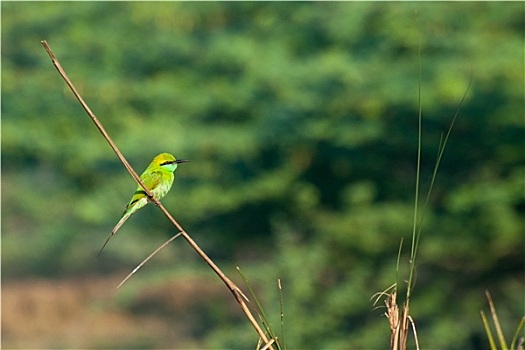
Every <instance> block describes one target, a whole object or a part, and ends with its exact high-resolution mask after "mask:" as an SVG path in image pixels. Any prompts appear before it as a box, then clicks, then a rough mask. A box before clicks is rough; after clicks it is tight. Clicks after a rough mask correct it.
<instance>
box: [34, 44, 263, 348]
mask: <svg viewBox="0 0 525 350" xmlns="http://www.w3.org/2000/svg"><path fill="white" fill-rule="evenodd" d="M41 44H42V45H43V46H44V49H45V50H46V52H47V53H48V55H49V57H50V58H51V61H52V63H53V65H54V66H55V68H56V69H57V71H58V73H59V74H60V76H61V77H62V78H63V79H64V81H65V82H66V84H67V85H68V86H69V88H70V89H71V91H72V92H73V94H74V95H75V97H76V98H77V100H78V101H79V102H80V104H81V105H82V108H84V110H85V111H86V113H87V114H88V116H89V117H90V118H91V120H92V121H93V123H95V126H96V127H97V128H98V130H99V131H100V133H101V134H102V136H104V138H105V139H106V141H107V142H108V143H109V145H110V146H111V148H112V149H113V151H114V152H115V153H116V154H117V156H118V158H119V159H120V161H121V162H122V163H123V164H124V166H125V167H126V169H127V170H128V172H129V173H130V174H131V176H132V177H133V179H135V181H136V182H137V183H138V184H139V185H140V186H141V187H142V188H143V189H144V192H145V193H146V195H147V196H148V197H149V199H150V200H151V201H152V202H153V203H155V205H157V207H159V208H160V210H161V211H162V212H163V213H164V215H166V217H167V218H168V220H170V221H171V223H172V224H173V225H174V226H175V227H176V228H177V229H178V231H179V232H180V234H181V235H182V236H183V237H184V239H186V241H187V242H188V244H189V245H190V246H191V247H192V248H193V249H194V250H195V252H196V253H197V254H198V255H199V256H200V257H201V258H202V260H204V261H205V262H206V263H207V264H208V266H210V268H211V269H212V270H213V271H214V272H215V273H216V274H217V276H219V278H220V279H221V280H222V281H223V282H224V284H225V285H226V287H228V289H229V290H230V292H231V293H232V294H233V296H234V298H235V300H236V301H237V302H238V303H239V306H240V307H241V310H242V311H243V312H244V314H245V315H246V317H247V318H248V320H249V322H250V323H251V325H252V326H253V328H254V329H255V331H256V332H257V334H258V335H259V337H260V339H261V340H262V342H263V343H264V344H265V346H266V347H267V348H268V349H271V350H273V347H272V343H273V342H270V341H269V340H268V338H267V336H266V334H265V333H264V332H263V330H262V329H261V327H260V326H259V324H258V323H257V321H256V320H255V317H254V316H253V315H252V313H251V312H250V310H249V308H248V306H247V305H246V303H245V301H244V299H246V300H248V299H247V298H246V296H245V295H244V294H243V293H242V291H241V290H240V289H239V287H237V285H235V283H233V282H232V281H231V280H230V279H229V278H228V277H226V275H225V274H224V273H223V272H222V271H221V270H220V269H219V267H217V265H215V263H214V262H213V261H212V260H211V259H210V258H209V257H208V256H207V255H206V254H205V253H204V251H203V250H202V249H201V248H200V247H199V246H198V245H197V243H195V241H193V239H192V238H191V237H190V235H189V234H188V233H187V232H186V231H185V230H184V229H183V228H182V226H181V225H180V224H179V223H178V222H177V221H176V220H175V219H174V218H173V217H172V216H171V214H170V213H169V212H168V211H167V210H166V208H164V206H163V205H162V204H161V203H160V201H159V200H157V199H156V198H155V197H153V195H152V194H151V192H150V191H149V190H148V189H147V188H146V186H145V185H144V183H142V181H141V180H140V177H139V176H138V175H137V173H136V172H135V170H133V168H132V167H131V165H130V164H129V163H128V161H127V160H126V158H125V157H124V155H123V154H122V153H121V152H120V150H119V149H118V147H117V145H116V144H115V143H114V142H113V140H112V139H111V138H110V137H109V135H108V133H107V132H106V130H105V129H104V127H103V125H102V123H100V121H99V120H98V118H97V117H96V116H95V114H94V113H93V112H92V111H91V109H90V108H89V106H88V105H87V104H86V102H85V101H84V99H83V98H82V96H81V95H80V93H79V92H78V91H77V89H76V88H75V86H74V85H73V83H72V82H71V80H70V79H69V78H68V76H67V74H66V72H65V71H64V69H63V68H62V66H61V65H60V62H59V61H58V59H57V58H56V56H55V54H54V53H53V51H52V50H51V48H50V47H49V45H48V43H47V41H46V40H42V41H41Z"/></svg>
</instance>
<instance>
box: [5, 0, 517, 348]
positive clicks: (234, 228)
mask: <svg viewBox="0 0 525 350" xmlns="http://www.w3.org/2000/svg"><path fill="white" fill-rule="evenodd" d="M1 6H2V234H3V237H2V247H3V249H2V263H3V264H2V276H3V279H4V281H5V280H10V279H16V278H28V277H32V276H33V277H34V276H45V277H48V278H56V277H67V276H72V275H78V274H83V273H88V274H93V273H95V272H99V273H109V272H111V271H114V270H115V269H122V268H123V267H127V268H129V267H130V266H133V264H135V263H136V262H137V261H138V260H139V259H140V258H141V257H143V256H145V253H146V252H149V251H151V250H152V249H153V248H154V247H155V246H157V245H159V244H160V243H161V242H162V241H163V239H164V238H165V237H167V235H168V234H171V233H172V231H173V230H172V229H171V228H170V226H169V224H168V221H167V220H165V219H164V217H163V216H162V214H161V213H160V212H159V211H157V210H156V209H155V208H153V206H152V208H147V209H144V210H143V211H142V212H141V213H140V214H138V215H136V216H135V217H134V218H132V219H131V220H130V221H128V223H126V225H125V226H124V227H123V229H122V230H121V233H120V234H119V236H118V237H116V239H115V240H114V241H112V242H111V243H110V245H109V247H108V248H109V249H108V250H107V252H105V254H107V255H108V257H107V258H106V261H105V262H104V261H99V262H97V263H95V262H94V260H93V257H94V255H95V253H96V251H97V250H98V248H99V247H100V244H101V243H102V242H103V240H104V239H105V237H106V235H107V233H108V232H109V231H110V229H111V228H112V227H113V225H114V224H115V222H116V221H117V220H118V218H119V216H120V214H121V211H122V209H123V206H124V205H125V204H126V203H127V201H128V199H129V198H128V196H129V195H131V192H132V190H133V189H134V188H135V185H134V184H133V180H132V179H131V178H130V176H129V175H128V174H127V173H126V171H125V170H124V168H123V167H122V166H121V164H120V163H119V161H118V159H117V158H116V157H115V155H114V154H113V153H112V151H111V149H110V148H109V147H108V146H107V144H106V143H105V141H104V140H103V138H102V137H101V136H100V135H99V134H98V131H97V130H96V129H95V127H94V126H93V125H92V124H91V121H90V120H89V118H88V117H87V116H86V115H85V113H84V111H83V110H82V109H81V108H80V106H79V104H78V103H77V101H76V100H75V99H74V97H73V96H72V94H71V93H70V91H69V90H68V89H67V88H66V87H65V84H64V83H63V81H62V80H61V79H60V78H59V76H58V75H57V73H56V71H55V69H54V68H53V66H52V65H51V63H50V60H49V58H48V57H47V55H46V53H45V51H44V50H43V48H42V46H41V45H40V40H42V39H45V40H47V41H48V42H49V44H50V45H51V47H52V49H53V50H54V52H55V54H56V55H57V57H58V59H59V60H60V62H61V63H62V65H63V67H64V68H65V69H66V71H67V72H68V74H69V76H70V78H71V79H72V80H73V82H74V83H75V84H76V86H77V88H78V89H79V90H80V93H81V94H82V95H83V97H84V99H85V100H86V101H87V103H88V104H89V105H90V107H91V109H92V110H93V111H94V112H95V114H97V116H98V117H99V118H100V120H101V122H102V123H103V124H104V125H105V127H106V129H107V131H108V132H109V134H110V135H111V136H112V137H113V139H114V141H115V142H116V143H117V145H118V146H119V147H120V149H121V151H122V152H123V153H124V154H125V155H126V156H127V158H128V160H129V161H130V162H131V164H132V165H133V166H134V167H135V169H136V171H137V172H139V173H140V172H141V171H142V170H143V168H145V166H146V165H147V164H148V163H149V161H150V160H151V158H152V157H153V156H154V155H155V154H157V153H160V152H165V151H167V152H172V153H174V154H175V155H176V157H180V158H188V159H191V161H192V162H191V163H189V164H184V165H183V166H181V167H180V169H179V171H178V173H177V177H178V178H177V180H176V182H175V185H174V188H173V189H172V192H171V193H170V194H169V195H168V196H166V198H165V199H164V200H163V203H164V204H165V205H166V207H167V208H168V210H170V211H171V212H172V213H173V214H174V215H175V217H176V218H177V219H178V220H179V221H180V222H181V223H182V225H183V226H184V227H185V228H186V229H187V230H188V232H190V234H192V235H193V236H194V238H195V239H196V240H197V241H198V242H199V244H201V245H202V246H203V247H204V249H205V250H206V251H207V252H208V253H209V254H210V255H211V256H212V258H214V259H217V261H218V262H219V264H222V265H225V266H229V265H230V264H232V265H233V264H235V265H239V266H241V267H242V266H245V267H246V270H247V271H249V272H246V271H245V272H246V274H247V276H248V278H249V279H250V280H252V281H253V282H254V283H261V284H262V285H263V286H265V288H261V291H260V293H261V297H262V299H263V301H264V302H265V304H266V305H267V306H268V308H269V310H270V311H271V312H272V313H273V314H274V315H276V316H275V320H276V325H277V324H278V316H277V315H278V304H279V303H278V295H277V291H276V288H274V287H273V285H274V281H275V279H276V278H277V277H279V278H281V279H282V281H283V287H284V301H285V312H286V314H285V317H286V320H287V321H286V322H287V323H286V324H287V326H286V339H287V344H288V346H289V347H290V348H347V349H349V348H386V347H387V346H388V343H389V330H388V325H387V321H386V320H385V319H383V318H381V317H380V314H381V312H382V310H376V311H372V308H373V307H372V303H371V302H370V301H369V300H370V297H371V296H372V295H373V294H374V293H376V292H378V291H381V290H383V289H385V288H386V287H388V286H389V285H391V284H392V283H393V282H394V281H395V279H396V276H397V275H396V271H395V263H396V256H397V251H398V246H399V243H400V240H401V238H402V237H404V238H405V249H404V254H403V256H402V265H403V266H402V267H401V271H400V272H399V279H403V278H405V277H404V276H405V275H404V272H405V270H406V265H408V261H407V259H408V258H407V256H408V255H407V253H408V244H407V242H409V238H410V232H411V226H412V216H413V214H412V213H413V208H412V203H413V200H414V183H415V164H416V152H417V115H418V84H421V90H422V110H423V128H424V131H423V143H422V147H423V148H422V157H423V168H422V174H423V179H422V180H423V188H426V187H425V186H428V183H429V179H430V175H431V171H432V167H433V165H434V162H435V159H436V154H437V149H438V145H439V143H440V140H441V138H442V135H443V133H444V132H445V131H446V129H447V127H448V125H449V123H450V121H451V118H452V116H453V114H454V112H455V110H456V108H457V106H458V103H459V101H460V99H461V96H462V94H463V93H464V91H465V89H466V88H467V85H468V81H469V77H470V72H471V71H472V72H473V76H474V79H473V85H472V88H471V91H470V93H469V95H468V98H467V101H466V103H465V105H464V107H463V108H462V110H461V114H460V117H459V119H458V121H457V123H456V125H455V128H454V130H453V133H452V136H451V139H450V141H449V144H448V145H447V149H446V151H445V156H444V159H443V162H442V167H441V169H440V172H439V174H438V180H437V182H436V185H435V190H434V195H433V197H432V199H431V202H430V208H429V211H428V213H427V216H426V222H425V225H424V230H423V235H422V238H421V244H420V251H419V255H418V257H419V262H418V266H417V284H416V289H415V291H414V296H413V300H412V304H411V305H412V315H413V317H414V318H415V320H416V323H417V326H418V332H419V337H420V344H421V346H422V348H462V349H467V348H480V347H481V346H482V345H481V344H484V342H485V339H484V338H483V337H484V336H483V330H482V325H481V322H480V320H479V310H480V309H481V308H482V307H483V305H484V290H485V289H490V291H491V293H492V295H493V296H494V299H495V300H497V303H498V305H499V308H500V309H501V312H502V313H505V312H506V313H507V315H508V316H509V319H510V320H517V319H518V318H519V317H520V316H521V313H522V312H523V308H522V307H521V308H520V307H519V306H523V280H522V277H523V272H524V261H523V250H524V237H525V236H524V222H523V217H524V213H525V200H524V183H523V179H524V147H523V146H524V144H523V136H524V123H523V117H524V102H523V100H524V81H523V77H524V68H523V62H524V60H523V58H524V57H523V55H524V51H523V42H524V41H523V40H524V34H523V33H524V4H523V3H522V2H513V3H497V2H483V3H469V2H466V3H445V2H443V3H374V2H330V3H322V4H321V3H313V2H309V3H297V2H288V3H276V2H269V3H260V2H257V3H246V2H240V3H237V2H233V3H232V2H226V3H201V2H155V3H148V2H38V3H36V2H2V4H1ZM415 11H416V12H417V16H415V15H414V12H415ZM419 42H421V62H422V73H421V78H419V77H418V64H419V63H418V59H419V58H418V44H419ZM142 234H144V235H142ZM163 235H165V236H163ZM144 242H147V246H146V247H145V246H144ZM176 242H177V243H176V244H175V246H174V248H172V249H180V246H182V245H184V244H183V242H181V241H178V240H177V241H176ZM184 254H186V255H187V259H185V262H186V263H187V264H188V266H192V265H194V264H196V261H195V258H194V257H192V256H191V254H190V253H184ZM168 263H169V264H172V263H173V262H172V261H170V262H168ZM183 263H184V262H181V261H179V259H177V260H176V264H183ZM232 271H233V270H232ZM144 274H146V272H144ZM251 276H252V277H251ZM217 283H219V282H218V281H217ZM209 307H213V305H210V306H209ZM499 311H500V310H499ZM207 312H210V313H211V311H210V310H208V311H207ZM214 317H215V318H213V319H215V320H217V322H216V324H209V325H208V327H207V328H206V330H205V331H203V330H202V329H201V333H202V334H201V333H199V336H200V338H201V340H204V342H205V344H207V346H209V347H211V348H213V347H215V348H218V347H221V348H227V347H237V348H238V347H251V346H253V345H254V343H255V340H254V338H255V337H254V335H255V334H250V333H249V332H251V331H250V329H249V328H248V327H247V325H246V322H245V321H244V320H243V319H238V320H236V321H235V320H231V321H230V320H228V321H226V320H224V319H223V318H221V317H220V316H219V317H218V316H217V315H215V316H214ZM224 317H226V316H224ZM237 323H238V324H239V326H240V327H243V328H242V329H246V334H244V335H242V336H239V332H238V328H236V327H237V326H236V325H237ZM504 328H505V327H504ZM507 328H510V327H507Z"/></svg>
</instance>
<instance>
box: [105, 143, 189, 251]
mask: <svg viewBox="0 0 525 350" xmlns="http://www.w3.org/2000/svg"><path fill="white" fill-rule="evenodd" d="M185 162H187V160H184V159H179V160H177V159H176V158H175V157H174V156H172V155H171V154H169V153H161V154H159V155H157V156H156V157H155V158H153V160H152V161H151V163H150V164H149V165H148V167H147V168H146V170H144V172H143V173H142V175H140V179H141V181H142V182H143V183H144V185H145V186H146V188H147V189H148V190H149V191H150V192H151V194H152V195H153V197H155V198H156V199H158V200H160V199H161V198H163V197H164V196H165V195H166V194H167V193H168V192H169V190H170V189H171V185H172V184H173V180H174V179H175V170H177V166H178V164H180V163H185ZM148 202H149V198H148V196H147V195H146V192H144V189H143V188H142V187H141V186H140V185H138V186H137V189H136V191H135V194H134V195H133V197H131V200H130V201H129V203H128V205H127V206H126V209H125V210H124V213H123V214H122V217H121V218H120V220H119V222H118V223H117V224H116V225H115V227H114V228H113V230H112V231H111V234H110V235H109V237H108V239H107V240H106V242H105V243H104V245H103V246H102V248H101V249H100V252H99V255H100V253H101V252H102V250H103V249H104V247H105V246H106V244H107V243H108V242H109V240H110V239H111V237H112V236H113V235H114V234H115V233H117V231H118V230H119V228H120V227H121V226H122V225H123V224H124V222H126V220H127V219H128V218H129V217H130V216H131V214H133V213H134V212H136V211H137V210H139V209H140V208H142V207H144V206H145V205H146V204H148Z"/></svg>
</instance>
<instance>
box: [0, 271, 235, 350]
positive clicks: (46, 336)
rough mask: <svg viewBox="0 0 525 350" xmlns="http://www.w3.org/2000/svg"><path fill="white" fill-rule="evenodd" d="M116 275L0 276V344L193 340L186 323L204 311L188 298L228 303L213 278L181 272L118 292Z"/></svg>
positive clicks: (149, 344)
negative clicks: (136, 290) (60, 277)
mask: <svg viewBox="0 0 525 350" xmlns="http://www.w3.org/2000/svg"><path fill="white" fill-rule="evenodd" d="M123 276H125V273H124V274H119V275H118V276H113V277H99V276H96V277H85V278H81V279H77V280H71V279H68V280H45V279H42V280H27V281H6V282H4V283H3V284H2V348H3V349H44V348H68V349H74V348H76V349H78V348H82V349H87V348H137V347H141V348H180V347H186V348H188V347H192V348H199V347H203V346H204V345H203V344H202V343H198V342H196V341H195V340H192V339H194V338H195V336H196V334H195V332H196V331H195V328H194V325H195V324H196V323H197V324H202V323H206V322H205V321H206V320H205V318H206V315H204V316H202V313H201V315H199V309H198V307H199V306H196V305H202V303H204V304H207V303H208V304H209V305H211V304H215V305H217V304H219V305H220V304H222V305H224V306H225V307H226V308H227V309H229V310H232V309H235V306H233V304H231V306H230V302H232V300H233V298H231V296H229V295H228V292H227V290H226V289H225V288H223V287H222V286H221V285H220V284H219V283H217V280H213V281H214V282H211V280H210V279H208V278H204V277H192V278H191V279H189V278H186V279H185V280H177V281H173V282H166V283H162V284H155V285H151V286H149V287H146V288H143V289H142V290H141V292H140V293H138V294H136V295H130V293H127V296H126V293H125V292H126V291H124V290H123V291H119V292H116V291H115V286H117V285H118V283H119V282H120V280H121V279H122V278H123ZM125 288H129V286H124V287H123V289H125ZM128 292H129V290H128ZM120 293H122V294H120ZM117 294H119V295H117ZM201 309H202V307H201ZM237 309H238V307H237ZM233 313H235V311H233ZM203 321H204V322H203ZM197 332H198V331H197ZM192 333H193V334H192ZM197 337H198V334H197Z"/></svg>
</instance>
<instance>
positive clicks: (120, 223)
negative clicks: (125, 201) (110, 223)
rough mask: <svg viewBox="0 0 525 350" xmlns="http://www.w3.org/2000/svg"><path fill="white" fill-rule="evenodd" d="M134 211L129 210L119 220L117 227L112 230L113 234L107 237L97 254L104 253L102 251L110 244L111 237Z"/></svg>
mask: <svg viewBox="0 0 525 350" xmlns="http://www.w3.org/2000/svg"><path fill="white" fill-rule="evenodd" d="M132 213H133V212H127V213H125V214H124V215H123V216H122V217H121V218H120V220H119V222H117V224H116V225H115V227H113V230H111V234H110V235H109V237H108V239H106V241H105V242H104V245H102V248H100V251H99V252H98V255H97V256H100V254H101V253H102V251H103V250H104V248H105V247H106V244H108V242H109V240H110V239H111V237H113V235H114V234H116V233H117V231H118V230H119V229H120V227H121V226H122V225H123V224H124V223H125V222H126V220H127V219H128V218H129V217H130V215H131V214H132Z"/></svg>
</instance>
